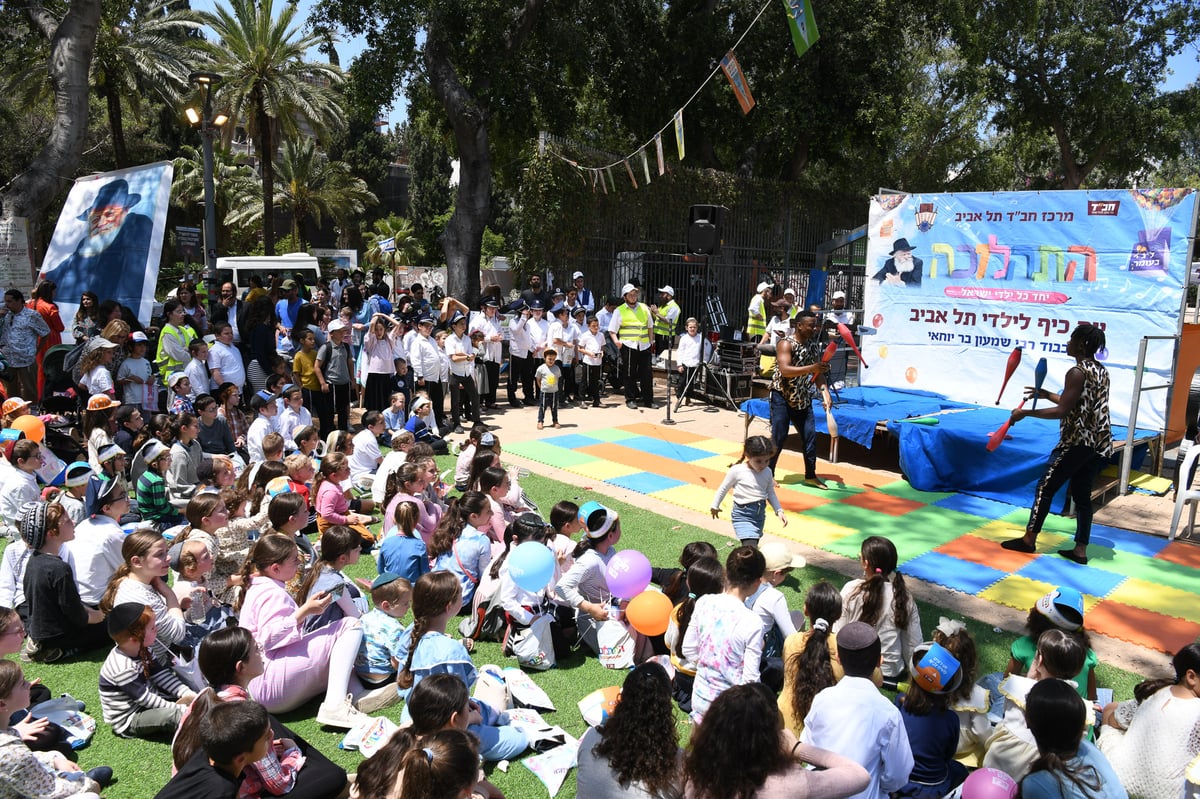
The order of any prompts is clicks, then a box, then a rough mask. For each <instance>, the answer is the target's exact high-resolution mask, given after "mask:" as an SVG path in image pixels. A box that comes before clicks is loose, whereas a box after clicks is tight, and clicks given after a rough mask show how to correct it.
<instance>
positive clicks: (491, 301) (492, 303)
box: [483, 294, 500, 308]
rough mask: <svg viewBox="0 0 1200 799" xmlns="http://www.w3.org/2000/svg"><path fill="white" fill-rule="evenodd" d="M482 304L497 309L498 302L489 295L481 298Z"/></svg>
mask: <svg viewBox="0 0 1200 799" xmlns="http://www.w3.org/2000/svg"><path fill="white" fill-rule="evenodd" d="M483 304H484V305H490V306H491V307H493V308H499V307H500V300H498V299H496V298H495V297H494V296H493V295H491V294H489V295H488V296H486V297H484V298H483Z"/></svg>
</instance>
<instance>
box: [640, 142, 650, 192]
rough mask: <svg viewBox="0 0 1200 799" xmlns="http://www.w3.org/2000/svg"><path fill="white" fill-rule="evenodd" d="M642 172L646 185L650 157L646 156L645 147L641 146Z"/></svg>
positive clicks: (648, 175) (647, 182)
mask: <svg viewBox="0 0 1200 799" xmlns="http://www.w3.org/2000/svg"><path fill="white" fill-rule="evenodd" d="M642 174H643V175H645V176H646V185H649V184H650V159H649V158H647V157H646V148H645V147H643V148H642Z"/></svg>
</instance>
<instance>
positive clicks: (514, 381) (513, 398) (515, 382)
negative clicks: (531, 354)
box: [508, 354, 533, 405]
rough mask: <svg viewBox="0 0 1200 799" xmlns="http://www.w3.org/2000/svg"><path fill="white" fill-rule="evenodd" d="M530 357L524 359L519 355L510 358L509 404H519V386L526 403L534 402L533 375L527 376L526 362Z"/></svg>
mask: <svg viewBox="0 0 1200 799" xmlns="http://www.w3.org/2000/svg"><path fill="white" fill-rule="evenodd" d="M528 360H529V358H528V357H524V358H522V357H521V356H519V355H512V354H510V355H509V356H508V404H509V405H516V404H517V386H520V387H521V390H522V391H523V392H524V394H525V401H526V402H530V401H532V400H533V373H532V372H530V373H529V374H528V375H527V374H526V371H527V370H526V368H525V362H526V361H528Z"/></svg>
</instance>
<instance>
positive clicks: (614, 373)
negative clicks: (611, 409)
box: [604, 336, 624, 391]
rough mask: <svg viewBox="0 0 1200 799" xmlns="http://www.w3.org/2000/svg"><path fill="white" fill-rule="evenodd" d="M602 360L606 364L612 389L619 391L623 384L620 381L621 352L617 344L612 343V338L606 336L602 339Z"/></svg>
mask: <svg viewBox="0 0 1200 799" xmlns="http://www.w3.org/2000/svg"><path fill="white" fill-rule="evenodd" d="M604 361H605V363H607V364H608V375H609V383H610V384H611V385H612V390H613V391H620V390H621V388H622V386H623V385H624V381H622V379H621V378H622V377H624V375H623V374H622V369H621V354H620V353H619V352H618V351H617V345H616V344H613V343H612V339H610V338H608V337H607V336H606V337H605V339H604Z"/></svg>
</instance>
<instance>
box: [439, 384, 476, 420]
mask: <svg viewBox="0 0 1200 799" xmlns="http://www.w3.org/2000/svg"><path fill="white" fill-rule="evenodd" d="M464 395H465V396H464ZM464 402H465V404H466V407H463V405H464ZM464 417H465V418H466V419H467V421H468V422H470V423H471V424H482V423H483V420H482V419H480V418H479V391H478V389H476V387H475V378H474V377H471V376H470V375H467V376H466V377H459V376H458V375H456V374H454V373H453V372H452V373H451V374H450V418H451V422H450V427H451V428H454V427H458V426H459V425H460V424H461V423H462V420H463V418H464ZM439 429H440V426H439Z"/></svg>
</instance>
